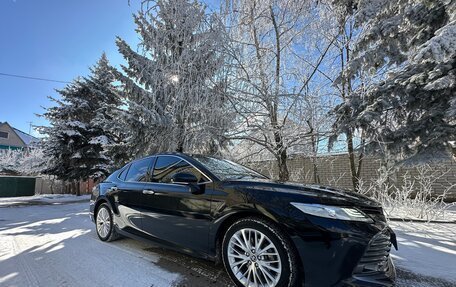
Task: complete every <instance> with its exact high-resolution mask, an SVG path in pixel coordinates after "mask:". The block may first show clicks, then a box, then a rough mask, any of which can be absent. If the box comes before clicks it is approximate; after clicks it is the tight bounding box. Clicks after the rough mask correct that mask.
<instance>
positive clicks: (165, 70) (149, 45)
mask: <svg viewBox="0 0 456 287" xmlns="http://www.w3.org/2000/svg"><path fill="white" fill-rule="evenodd" d="M134 21H135V23H136V25H137V29H136V31H137V32H138V34H139V36H140V48H141V50H140V51H139V52H137V51H135V50H134V49H132V48H131V47H130V46H129V45H128V44H127V43H126V42H125V41H124V40H122V39H120V38H118V39H117V46H118V48H119V51H120V53H121V54H122V55H123V56H124V58H125V59H126V61H127V63H128V65H126V66H122V70H123V71H122V72H118V73H117V77H118V79H119V80H120V82H121V83H122V88H123V91H124V97H125V99H126V105H127V107H128V109H127V110H125V112H124V121H125V123H126V126H127V129H128V130H129V131H130V135H129V138H128V139H127V141H128V147H129V150H130V152H131V154H133V155H143V154H149V153H153V152H156V151H180V152H182V151H186V152H195V151H197V152H201V151H203V152H204V151H213V150H214V148H216V147H218V146H220V145H222V144H223V137H222V136H221V135H222V134H223V132H224V129H225V128H226V123H227V121H228V118H229V117H227V114H226V111H225V109H224V107H225V106H226V99H225V87H224V80H223V79H224V76H223V73H222V72H223V70H222V67H223V57H222V55H221V53H220V47H221V46H222V42H223V40H224V39H223V35H224V32H223V26H222V25H221V22H220V21H218V19H217V17H216V15H214V14H212V15H210V16H209V15H207V14H206V13H205V7H204V6H203V5H202V4H201V3H199V2H198V1H191V0H157V1H145V3H143V9H142V11H141V12H138V13H137V14H136V15H134Z"/></svg>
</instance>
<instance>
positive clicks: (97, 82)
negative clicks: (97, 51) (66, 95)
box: [84, 53, 129, 167]
mask: <svg viewBox="0 0 456 287" xmlns="http://www.w3.org/2000/svg"><path fill="white" fill-rule="evenodd" d="M113 69H114V68H113V67H111V66H110V64H109V61H108V59H107V57H106V54H105V53H103V54H102V55H101V57H100V59H99V60H98V62H97V64H96V65H94V66H93V67H92V68H90V71H91V75H90V76H89V77H87V78H85V82H84V85H86V86H87V88H88V89H89V90H90V93H91V94H92V95H93V97H94V100H95V101H96V103H94V106H96V107H98V109H97V110H94V111H93V115H94V118H93V119H92V120H91V121H90V123H89V124H90V126H91V129H92V130H93V131H94V137H93V138H92V139H90V140H89V143H91V144H98V145H100V146H102V148H103V155H104V156H106V157H107V158H108V159H109V165H110V166H113V167H114V166H119V165H122V164H124V163H125V161H127V160H128V159H129V156H128V154H127V152H126V149H125V139H126V138H127V132H126V129H125V125H124V123H123V121H122V120H123V114H124V109H123V102H122V98H121V92H120V90H119V89H118V88H117V87H116V85H115V81H116V78H115V75H114V74H115V72H114V70H113Z"/></svg>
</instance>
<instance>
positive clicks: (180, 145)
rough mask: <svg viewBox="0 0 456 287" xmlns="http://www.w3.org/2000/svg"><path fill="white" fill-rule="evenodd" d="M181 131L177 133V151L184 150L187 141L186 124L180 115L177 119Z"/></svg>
mask: <svg viewBox="0 0 456 287" xmlns="http://www.w3.org/2000/svg"><path fill="white" fill-rule="evenodd" d="M177 121H178V123H177V125H178V129H179V133H178V135H177V147H176V152H184V142H185V125H184V121H183V120H182V119H181V118H180V117H179V118H178V119H177Z"/></svg>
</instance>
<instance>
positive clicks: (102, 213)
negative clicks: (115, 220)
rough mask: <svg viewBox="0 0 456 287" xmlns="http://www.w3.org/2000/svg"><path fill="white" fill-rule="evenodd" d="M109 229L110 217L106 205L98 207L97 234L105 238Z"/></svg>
mask: <svg viewBox="0 0 456 287" xmlns="http://www.w3.org/2000/svg"><path fill="white" fill-rule="evenodd" d="M110 229H111V217H110V216H109V211H108V210H107V209H106V207H102V208H100V210H99V211H98V214H97V231H98V234H99V235H100V236H101V237H103V238H106V237H107V236H108V234H109V230H110Z"/></svg>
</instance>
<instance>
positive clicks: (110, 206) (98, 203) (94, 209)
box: [93, 197, 116, 216]
mask: <svg viewBox="0 0 456 287" xmlns="http://www.w3.org/2000/svg"><path fill="white" fill-rule="evenodd" d="M103 203H106V204H107V205H108V206H109V208H110V209H111V210H112V211H113V212H114V213H116V210H115V209H114V208H113V206H112V204H111V202H110V201H109V199H108V198H106V197H100V198H98V199H97V201H96V203H95V206H94V208H93V216H97V212H98V208H100V206H101V205H102V204H103Z"/></svg>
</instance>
